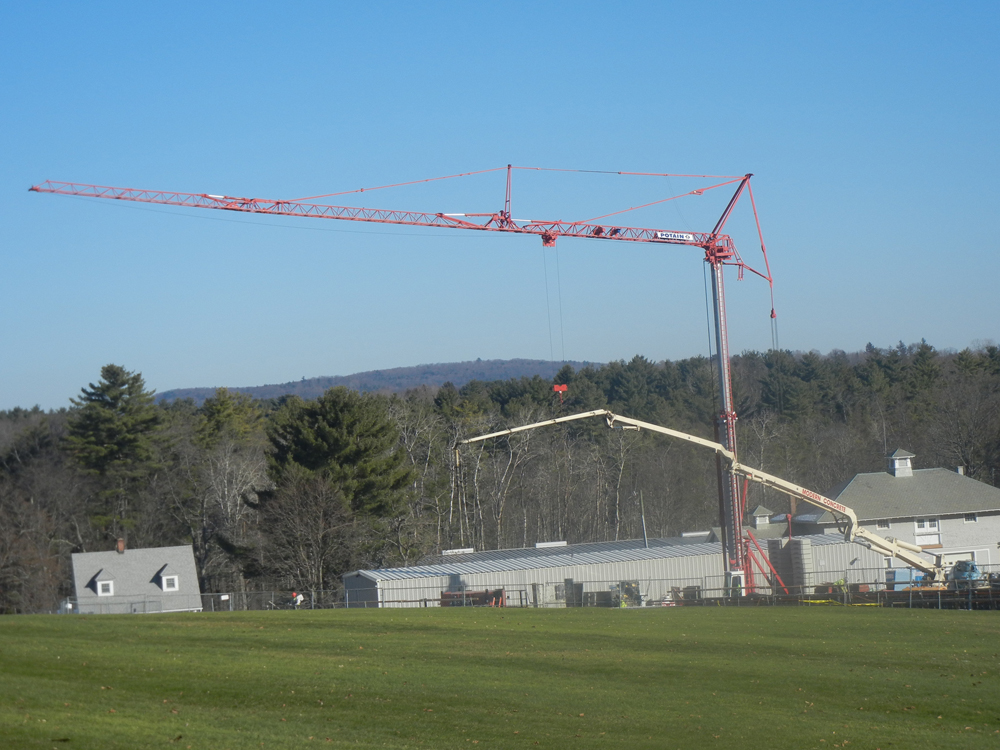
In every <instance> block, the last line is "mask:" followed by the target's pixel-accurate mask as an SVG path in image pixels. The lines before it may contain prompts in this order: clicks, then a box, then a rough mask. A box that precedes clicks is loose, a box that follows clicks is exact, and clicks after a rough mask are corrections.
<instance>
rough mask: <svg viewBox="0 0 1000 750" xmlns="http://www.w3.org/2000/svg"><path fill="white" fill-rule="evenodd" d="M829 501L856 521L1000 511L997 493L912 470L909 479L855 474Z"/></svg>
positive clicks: (939, 473) (959, 477) (941, 472)
mask: <svg viewBox="0 0 1000 750" xmlns="http://www.w3.org/2000/svg"><path fill="white" fill-rule="evenodd" d="M829 497H832V498H833V499H835V500H836V501H837V502H838V503H842V504H843V505H846V506H847V507H848V508H852V509H853V510H854V512H855V513H857V515H858V520H859V521H875V520H880V519H894V518H916V517H920V516H940V515H949V514H955V515H958V514H962V513H977V512H979V513H981V512H984V511H1000V489H997V488H996V487H991V486H990V485H988V484H983V483H982V482H980V481H978V480H976V479H972V478H971V477H967V476H965V475H963V474H959V473H957V472H954V471H949V470H948V469H915V470H914V472H913V475H912V476H908V477H896V476H893V475H892V474H889V473H887V472H882V471H880V472H875V473H872V474H857V475H855V477H854V478H853V479H851V480H850V481H848V482H846V483H845V484H843V485H841V486H840V487H838V488H835V489H834V491H833V493H831V494H830V495H829ZM822 520H823V521H826V520H827V519H826V518H823V519H822Z"/></svg>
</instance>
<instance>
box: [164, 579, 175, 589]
mask: <svg viewBox="0 0 1000 750" xmlns="http://www.w3.org/2000/svg"><path fill="white" fill-rule="evenodd" d="M163 590H164V591H177V576H164V578H163Z"/></svg>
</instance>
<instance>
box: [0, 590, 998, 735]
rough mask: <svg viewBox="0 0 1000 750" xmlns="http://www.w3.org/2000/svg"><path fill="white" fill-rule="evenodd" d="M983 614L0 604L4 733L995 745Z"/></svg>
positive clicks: (989, 628) (993, 678)
mask: <svg viewBox="0 0 1000 750" xmlns="http://www.w3.org/2000/svg"><path fill="white" fill-rule="evenodd" d="M998 634H1000V618H998V616H997V613H995V612H967V611H934V610H907V611H893V610H886V609H876V608H864V609H834V608H829V609H810V608H804V607H789V608H753V609H746V608H740V609H728V608H727V609H719V608H709V607H705V608H700V607H699V608H674V609H655V610H654V609H643V610H606V609H568V610H499V609H475V610H472V609H445V610H440V609H424V610H417V609H414V610H382V611H377V610H367V611H365V610H351V611H316V612H308V611H300V612H255V613H234V614H211V615H208V614H204V615H192V614H188V615H172V616H171V615H131V616H128V615H126V616H91V617H87V616H73V617H69V616H65V617H56V616H38V617H28V616H22V617H5V618H0V747H3V748H69V749H72V748H78V749H79V748H147V747H149V748H159V747H162V748H191V749H192V750H194V749H195V748H197V749H199V750H201V749H206V748H220V749H221V748H261V747H264V748H291V747H296V748H297V747H304V748H310V747H315V748H319V747H389V748H413V747H425V748H470V747H473V746H475V747H477V750H478V748H486V747H500V748H526V749H527V750H534V748H569V747H573V748H614V747H629V748H705V747H708V748H711V747H719V748H722V747H730V748H732V747H746V746H752V747H761V748H835V747H847V748H852V749H853V748H858V749H860V748H883V750H884V749H886V748H890V747H896V748H966V747H967V748H983V747H998V748H1000V679H998V675H1000V655H998V654H1000V639H998Z"/></svg>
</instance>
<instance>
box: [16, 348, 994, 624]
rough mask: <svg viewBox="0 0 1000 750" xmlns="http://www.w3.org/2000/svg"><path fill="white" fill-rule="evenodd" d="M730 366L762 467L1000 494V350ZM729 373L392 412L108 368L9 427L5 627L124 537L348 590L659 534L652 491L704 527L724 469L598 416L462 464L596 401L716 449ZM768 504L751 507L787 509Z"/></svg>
mask: <svg viewBox="0 0 1000 750" xmlns="http://www.w3.org/2000/svg"><path fill="white" fill-rule="evenodd" d="M733 373H734V384H733V385H734V389H735V393H736V403H737V411H738V413H739V415H740V421H739V423H738V430H739V439H740V456H741V459H742V460H743V461H744V462H745V463H749V464H751V465H754V466H758V467H761V468H763V469H765V470H767V471H769V472H772V473H774V474H777V475H779V476H782V477H786V478H788V479H791V480H794V481H797V482H799V483H801V484H803V485H805V486H808V487H813V488H815V489H817V490H819V491H824V490H827V489H829V488H830V487H831V486H833V485H835V484H837V483H838V482H840V481H843V480H844V479H846V478H848V477H850V476H851V475H853V474H854V473H856V472H859V471H874V470H879V469H881V468H883V465H884V456H885V455H886V453H888V452H891V451H892V450H893V449H895V448H897V447H903V448H907V449H909V450H910V451H912V452H913V453H915V454H917V458H916V465H917V466H918V467H930V466H955V465H962V466H965V467H966V472H967V473H968V474H969V475H970V476H972V477H974V478H976V479H979V480H981V481H984V482H987V483H991V484H992V483H994V481H995V471H996V469H997V466H998V464H1000V349H998V348H997V347H995V346H987V347H984V348H981V349H978V350H966V351H962V352H960V353H942V352H938V351H936V350H935V349H934V348H933V347H931V346H929V345H927V344H926V343H920V344H916V345H910V346H905V345H902V344H900V345H899V346H897V347H895V348H892V349H879V348H876V347H873V346H871V345H869V346H868V348H867V349H866V350H865V351H863V352H858V353H855V354H845V353H844V352H833V353H830V354H827V355H820V354H817V353H808V354H796V353H791V352H785V351H773V352H767V353H757V352H747V353H744V354H742V355H740V356H738V357H735V358H734V361H733ZM713 377H714V369H713V367H712V366H711V362H710V361H709V360H707V359H705V358H700V357H695V358H691V359H686V360H682V361H678V362H662V363H653V362H650V361H647V360H645V359H643V358H642V357H636V358H634V359H632V360H631V361H630V362H627V363H626V362H613V363H611V364H608V365H604V366H600V367H584V368H582V369H574V368H573V367H570V366H566V367H564V368H563V369H562V370H561V371H560V372H558V373H557V374H556V375H555V377H554V378H552V379H543V378H541V377H534V378H518V379H508V380H498V381H492V382H485V381H479V380H474V381H471V382H469V383H466V384H465V385H463V386H462V387H460V388H457V387H455V386H454V385H451V384H446V385H444V386H443V387H441V388H440V389H436V390H434V389H428V388H423V389H419V390H416V391H411V392H408V393H404V394H396V395H385V394H370V393H369V394H362V393H358V392H356V391H352V390H349V389H347V388H344V387H338V388H332V389H330V390H328V391H326V392H325V393H323V394H322V395H321V396H320V397H319V398H317V399H313V400H304V399H302V398H299V397H297V396H290V397H283V398H281V399H277V400H264V401H260V400H254V399H252V398H251V397H250V396H248V395H246V394H241V393H233V392H229V391H226V390H219V391H217V392H215V394H214V395H213V396H212V397H211V398H208V399H207V400H205V402H204V403H203V404H202V405H201V406H198V405H196V404H195V403H194V401H191V400H178V401H174V402H172V403H159V404H158V403H156V402H155V400H154V397H153V394H151V393H149V392H148V391H147V390H146V388H145V385H144V383H143V380H142V377H141V375H139V374H137V373H134V372H130V371H128V370H126V369H125V368H123V367H120V366H117V365H108V366H106V367H104V368H103V369H102V371H101V373H100V379H99V380H98V381H97V382H96V383H93V384H90V385H88V386H87V387H85V388H83V389H82V390H81V393H80V394H79V396H77V398H76V399H74V400H73V402H72V406H71V407H70V408H68V409H65V410H60V411H56V412H42V411H40V410H38V409H31V410H26V409H14V410H11V411H8V412H3V413H0V611H3V612H31V611H45V610H51V609H53V608H54V607H55V606H56V604H57V603H58V601H59V599H60V598H61V597H63V596H65V595H68V594H70V593H71V592H70V590H69V588H68V587H69V566H68V561H69V555H70V553H71V552H75V551H93V550H100V549H110V548H111V547H112V546H113V543H114V540H115V539H116V538H117V537H118V536H123V537H125V538H126V539H127V540H128V544H129V546H130V547H147V546H161V545H171V544H186V543H190V544H193V545H194V550H195V558H196V561H197V564H198V567H199V573H200V576H201V579H202V581H201V583H202V588H203V590H204V591H239V590H254V589H260V590H267V589H270V588H272V587H273V588H288V589H291V588H297V589H306V590H309V589H312V590H316V591H333V590H335V589H337V587H338V586H339V583H340V581H339V577H340V575H341V574H342V573H344V572H345V571H348V570H351V569H354V568H358V567H370V566H387V565H398V564H407V563H413V562H415V561H417V560H419V559H420V558H422V557H424V556H425V555H427V554H429V553H433V552H436V551H438V550H440V549H442V548H451V547H475V548H477V549H482V548H495V547H516V546H523V545H531V544H533V543H534V542H536V541H549V540H559V539H565V540H567V541H570V542H581V541H597V540H607V539H616V538H634V537H636V536H641V525H640V524H641V518H640V512H639V508H640V498H641V499H642V500H643V502H644V505H645V510H646V522H647V528H648V532H649V534H650V535H651V536H669V535H676V534H678V533H680V532H683V531H690V530H695V529H704V528H707V527H708V526H710V525H715V524H717V523H718V518H717V514H718V500H717V494H716V484H715V481H716V480H715V463H714V458H713V456H712V454H710V453H707V452H700V451H696V450H694V449H693V448H692V447H690V446H687V445H682V444H678V443H675V442H672V441H670V440H668V439H665V438H662V437H658V436H655V435H649V434H646V433H635V432H623V431H617V430H615V431H612V430H608V429H606V428H605V427H604V426H603V424H602V423H601V422H599V421H597V420H591V421H588V422H578V423H573V424H572V425H566V426H560V427H553V428H547V429H542V430H535V431H531V432H527V433H521V434H519V435H516V436H512V437H510V438H508V439H499V440H495V441H493V442H490V443H482V444H477V445H475V446H471V447H466V448H463V449H462V451H461V459H462V460H461V468H460V469H459V470H458V471H456V470H455V468H454V459H453V450H452V448H453V446H454V444H455V442H456V440H457V439H460V438H463V437H470V436H473V435H476V434H480V433H483V432H488V431H492V430H496V429H501V428H503V427H507V426H513V425H517V424H524V423H528V422H533V421H538V420H541V419H546V418H551V417H554V416H558V415H561V414H571V413H574V412H578V411H583V410H589V409H597V408H610V409H612V410H613V411H615V412H618V413H620V414H623V415H627V416H631V417H635V418H638V419H642V420H646V421H650V422H655V423H659V424H663V425H667V426H670V427H674V428H677V429H681V430H684V431H687V432H692V433H695V434H699V435H702V436H705V437H711V436H712V434H713V428H712V423H713V419H714V417H715V415H716V412H717V407H716V406H715V385H714V382H713ZM553 383H565V384H567V386H568V390H567V392H566V394H565V402H564V403H562V404H560V402H559V400H558V397H557V396H556V394H554V393H553V391H552V384H553ZM751 491H752V493H753V494H752V495H751V497H750V499H749V504H748V507H750V508H752V507H754V505H756V504H757V503H758V502H763V503H764V504H766V505H767V506H768V507H769V508H771V509H772V510H775V511H781V510H784V509H787V504H786V503H785V501H784V500H783V499H782V497H781V496H770V495H764V494H763V491H762V490H760V489H759V488H753V489H752V490H751Z"/></svg>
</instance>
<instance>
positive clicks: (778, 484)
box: [455, 409, 984, 589]
mask: <svg viewBox="0 0 1000 750" xmlns="http://www.w3.org/2000/svg"><path fill="white" fill-rule="evenodd" d="M592 417H604V419H605V421H606V422H607V425H608V427H610V428H612V429H620V430H648V431H650V432H654V433H658V434H660V435H666V436H668V437H672V438H676V439H678V440H683V441H685V442H688V443H692V444H694V445H699V446H701V447H703V448H708V449H709V450H712V451H714V452H715V454H716V455H717V456H719V458H721V459H722V461H724V462H725V463H726V464H727V468H728V470H729V471H730V472H732V473H733V474H735V475H736V476H740V477H744V478H746V479H748V480H750V481H751V482H756V483H757V484H761V485H763V486H765V487H770V488H772V489H774V490H777V491H778V492H782V493H784V494H785V495H788V496H789V497H793V498H795V499H796V500H802V501H805V502H807V503H810V504H811V505H815V506H817V507H819V508H823V509H824V510H828V511H830V513H832V514H833V515H834V517H835V518H836V519H837V520H838V522H839V524H840V526H841V527H842V528H843V530H844V539H845V540H846V541H849V542H857V543H858V544H861V545H863V546H865V547H868V548H869V549H872V550H874V551H876V552H879V553H881V554H882V555H885V556H886V557H891V558H893V559H895V560H899V561H900V562H901V563H903V564H904V565H906V566H908V567H911V568H914V569H915V570H918V571H920V572H921V573H923V582H922V585H921V588H937V589H941V588H946V587H949V586H950V587H952V588H970V587H978V585H979V583H978V582H979V581H981V580H984V577H983V576H982V573H981V572H980V571H979V569H978V567H977V566H976V565H975V563H972V566H971V568H969V566H968V565H966V563H968V562H969V561H965V560H963V561H960V562H959V563H958V564H957V565H956V566H955V567H953V568H951V569H950V570H945V568H944V567H943V566H942V564H941V556H940V555H934V556H933V557H934V559H933V560H927V559H926V558H925V557H922V556H921V554H922V553H924V550H923V549H921V548H920V547H918V546H917V545H915V544H910V543H909V542H904V541H902V540H901V539H894V538H892V537H882V536H879V535H878V534H874V533H872V532H870V531H868V530H867V529H865V528H864V527H862V526H860V525H859V524H858V516H857V514H856V513H855V512H854V511H853V510H852V509H851V508H848V507H847V506H846V505H843V504H841V503H838V502H837V501H836V500H831V499H830V498H828V497H824V496H823V495H820V494H819V493H818V492H813V491H812V490H810V489H807V488H805V487H801V486H799V485H797V484H795V483H794V482H789V481H787V480H785V479H781V478H780V477H776V476H774V475H773V474H768V473H767V472H764V471H761V470H760V469H754V468H753V467H751V466H747V465H746V464H741V463H740V462H739V461H737V459H736V455H735V454H734V453H733V452H732V451H730V450H729V449H728V448H726V447H725V446H724V445H722V444H721V443H717V442H714V441H712V440H706V439H705V438H701V437H698V436H696V435H690V434H688V433H686V432H680V431H678V430H672V429H670V428H669V427H661V426H660V425H656V424H652V423H650V422H643V421H641V420H638V419H632V418H631V417H623V416H621V415H620V414H615V413H613V412H611V411H609V410H607V409H596V410H593V411H587V412H581V413H579V414H570V415H568V416H564V417H556V418H554V419H548V420H545V421H542V422H535V423H533V424H527V425H522V426H520V427H511V428H508V429H506V430H499V431H497V432H491V433H488V434H485V435H477V436H476V437H471V438H467V439H465V440H459V441H458V442H457V443H456V444H455V461H456V464H457V463H458V461H459V458H460V455H459V446H462V445H468V444H470V443H478V442H482V441H484V440H490V439H492V438H498V437H504V436H506V435H513V434H515V433H518V432H524V431H526V430H534V429H538V428H539V427H547V426H549V425H556V424H562V423H564V422H572V421H575V420H578V419H588V418H592ZM960 568H961V569H960ZM967 568H968V569H967Z"/></svg>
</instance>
